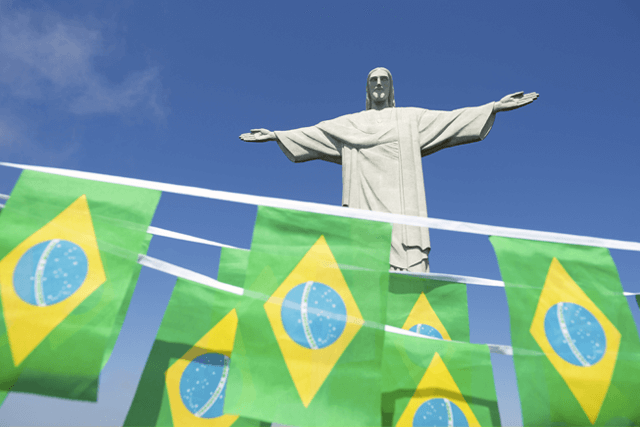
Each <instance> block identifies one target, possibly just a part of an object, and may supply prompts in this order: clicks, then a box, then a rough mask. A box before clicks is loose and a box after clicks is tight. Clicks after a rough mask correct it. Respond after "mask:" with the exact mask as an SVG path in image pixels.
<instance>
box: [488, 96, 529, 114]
mask: <svg viewBox="0 0 640 427" xmlns="http://www.w3.org/2000/svg"><path fill="white" fill-rule="evenodd" d="M536 99H538V94H537V93H536V92H531V93H527V94H525V93H524V92H516V93H512V94H510V95H507V96H505V97H504V98H502V99H501V100H500V101H496V102H494V103H493V112H494V113H499V112H501V111H509V110H515V109H516V108H520V107H524V106H525V105H527V104H531V103H532V102H533V101H535V100H536Z"/></svg>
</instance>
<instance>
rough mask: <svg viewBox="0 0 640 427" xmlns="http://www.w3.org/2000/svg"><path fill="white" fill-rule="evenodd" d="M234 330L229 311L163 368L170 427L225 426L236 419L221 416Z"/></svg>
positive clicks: (235, 319) (233, 315) (234, 321)
mask: <svg viewBox="0 0 640 427" xmlns="http://www.w3.org/2000/svg"><path fill="white" fill-rule="evenodd" d="M237 327H238V315H237V314H236V310H235V309H233V310H231V311H230V312H229V313H228V314H227V315H226V316H225V317H223V318H222V320H220V321H219V322H218V323H217V324H216V325H215V326H214V327H213V328H211V330H209V332H207V333H206V334H205V335H204V336H203V337H202V338H200V340H198V342H197V343H196V344H195V345H194V346H193V347H192V348H191V349H190V350H189V351H187V352H186V353H185V354H184V356H182V357H181V358H180V359H178V360H177V361H176V362H175V363H173V364H172V365H171V367H169V369H167V372H166V374H165V379H166V385H167V393H168V395H169V407H170V408H171V418H172V419H173V425H174V426H176V427H177V426H194V427H204V426H215V427H229V426H231V425H232V424H233V423H234V422H236V420H237V419H238V418H239V416H238V415H229V414H223V413H222V408H223V405H224V396H225V394H226V385H227V379H228V377H229V358H230V357H231V351H232V350H233V342H234V339H235V336H236V329H237Z"/></svg>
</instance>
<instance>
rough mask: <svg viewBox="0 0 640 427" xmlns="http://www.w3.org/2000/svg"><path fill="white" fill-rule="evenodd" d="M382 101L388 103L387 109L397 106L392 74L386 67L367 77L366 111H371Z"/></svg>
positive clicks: (370, 73) (374, 70) (374, 71)
mask: <svg viewBox="0 0 640 427" xmlns="http://www.w3.org/2000/svg"><path fill="white" fill-rule="evenodd" d="M385 75H386V76H385ZM378 100H379V101H378ZM382 101H385V102H386V105H385V107H395V106H396V100H395V97H394V95H393V77H391V72H390V71H389V70H387V69H386V68H384V67H378V68H374V69H373V70H371V71H370V72H369V75H368V76H367V102H366V107H367V108H366V109H367V110H370V109H372V108H373V106H374V103H378V102H382Z"/></svg>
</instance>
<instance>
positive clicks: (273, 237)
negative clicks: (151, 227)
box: [225, 207, 391, 426]
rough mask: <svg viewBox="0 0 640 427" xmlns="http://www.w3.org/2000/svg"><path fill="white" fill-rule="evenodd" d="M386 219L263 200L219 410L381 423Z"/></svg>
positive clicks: (295, 420)
mask: <svg viewBox="0 0 640 427" xmlns="http://www.w3.org/2000/svg"><path fill="white" fill-rule="evenodd" d="M390 242H391V225H390V224H386V223H378V222H372V221H364V220H353V219H348V218H339V217H333V216H328V215H320V214H311V213H303V212H295V211H289V210H284V209H274V208H267V207H260V208H259V209H258V217H257V219H256V225H255V229H254V234H253V241H252V244H251V254H250V256H249V268H248V271H247V278H246V281H245V295H246V296H248V298H245V300H243V301H242V303H241V305H240V306H239V308H238V319H239V321H238V332H237V336H236V345H235V347H234V349H233V355H232V358H231V371H230V374H229V388H228V394H227V400H226V402H225V412H229V413H239V414H241V415H246V416H250V417H253V418H257V419H261V420H266V421H270V422H277V423H282V424H286V425H295V426H308V425H314V426H320V425H325V426H331V425H334V426H336V425H340V426H344V425H349V426H358V425H365V426H372V425H379V424H380V363H381V358H382V344H383V340H384V332H383V325H384V322H385V317H386V304H385V302H386V295H387V291H388V277H389V273H388V272H389V250H390Z"/></svg>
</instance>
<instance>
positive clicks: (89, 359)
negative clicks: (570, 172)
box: [0, 164, 640, 426]
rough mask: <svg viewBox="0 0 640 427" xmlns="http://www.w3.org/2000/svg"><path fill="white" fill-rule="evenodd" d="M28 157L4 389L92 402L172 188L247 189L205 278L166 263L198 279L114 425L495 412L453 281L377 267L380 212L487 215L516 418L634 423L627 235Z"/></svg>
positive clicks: (170, 311)
mask: <svg viewBox="0 0 640 427" xmlns="http://www.w3.org/2000/svg"><path fill="white" fill-rule="evenodd" d="M5 165H9V166H16V165H11V164H5ZM28 169H38V167H29V168H25V170H24V171H23V172H22V174H21V177H20V179H19V180H18V182H17V184H16V186H15V188H14V190H13V191H12V193H11V197H10V198H9V199H8V200H7V199H6V198H5V200H7V202H6V206H5V207H4V208H3V209H2V211H1V213H0V230H1V232H0V315H1V317H2V322H0V390H4V391H9V390H11V391H24V392H30V393H37V394H44V395H49V396H57V397H65V398H71V399H78V400H88V401H95V400H96V398H97V387H98V378H99V373H100V371H101V369H102V367H103V366H104V364H105V363H106V361H107V360H108V359H109V356H110V354H111V351H112V350H113V346H114V344H115V341H116V339H117V337H118V334H119V331H120V328H121V326H122V323H123V321H124V316H125V315H126V312H127V309H128V305H129V301H130V299H131V295H132V294H133V291H134V289H135V284H136V281H137V277H138V275H139V272H140V269H141V267H142V266H143V265H147V266H151V265H156V266H158V265H160V264H161V263H162V261H160V260H154V259H153V258H151V257H148V256H147V255H146V251H147V249H148V246H149V242H150V238H151V234H150V230H151V231H157V230H158V229H155V230H154V228H151V229H150V227H151V220H152V218H153V214H154V212H155V209H156V207H157V204H158V201H159V199H160V195H161V192H162V191H167V189H168V191H181V192H187V193H190V194H193V195H197V196H203V194H205V196H211V197H213V196H215V197H216V198H222V197H224V199H225V200H232V201H240V202H243V203H247V197H249V199H250V200H251V201H252V202H255V203H256V204H258V205H260V206H259V208H258V215H257V219H256V224H255V227H254V235H253V239H252V245H251V249H250V250H249V251H247V250H241V249H237V248H232V247H223V248H222V250H221V257H220V267H219V273H218V279H217V280H215V279H212V278H207V277H205V276H197V274H198V273H195V272H190V273H186V274H184V275H181V274H175V275H177V276H179V277H189V278H190V279H196V280H195V281H192V280H187V279H185V278H179V279H178V281H177V283H176V286H175V288H174V291H173V293H172V296H171V299H170V301H169V305H168V307H167V310H166V312H165V316H164V318H163V321H162V324H161V326H160V329H159V331H158V334H157V336H156V340H155V342H154V344H153V347H152V350H151V354H150V355H149V359H148V361H147V364H146V365H145V369H144V372H143V374H142V377H141V379H140V383H139V386H138V390H137V392H136V396H135V397H134V399H133V402H132V404H131V408H130V410H129V413H128V415H127V419H126V420H125V425H176V426H177V425H190V426H191V425H225V426H232V425H233V426H240V425H264V424H265V423H271V422H277V423H282V424H287V425H296V426H308V425H326V426H335V425H354V426H355V425H363V426H364V425H367V426H369V425H394V426H395V425H416V426H417V425H469V426H471V425H500V419H499V413H498V408H497V400H496V394H495V389H494V387H493V372H492V369H491V361H490V357H489V355H490V351H492V349H490V347H488V346H487V345H480V344H471V343H469V315H468V310H467V294H466V287H465V286H460V285H459V284H458V283H456V281H455V280H454V281H447V280H446V279H445V280H442V279H444V277H438V279H440V280H435V278H429V277H425V276H416V275H408V274H397V273H390V272H389V271H388V260H389V245H390V238H391V224H390V223H389V222H387V221H391V222H401V223H410V225H423V226H432V228H435V227H433V225H435V226H440V227H449V229H451V228H452V227H454V225H455V228H457V229H458V231H469V230H471V231H469V232H477V233H479V232H482V233H484V232H486V231H489V230H493V231H497V234H495V235H493V236H492V237H491V238H490V241H491V243H492V245H493V247H494V250H495V252H496V255H497V259H498V263H499V266H500V271H501V275H502V279H503V284H504V287H505V291H506V294H507V300H508V304H509V312H510V315H511V316H510V318H511V331H512V344H513V349H512V351H513V359H514V363H515V367H516V375H517V379H518V389H519V394H520V398H521V406H522V414H523V422H524V424H525V425H557V424H560V423H563V424H565V425H612V424H615V425H638V424H639V423H640V405H638V396H639V395H640V382H638V381H637V378H638V373H639V372H638V371H639V370H640V363H639V362H640V339H639V337H638V333H637V330H636V327H635V324H634V322H633V318H632V315H631V312H630V310H629V307H628V304H627V301H626V299H625V297H624V295H623V289H622V285H621V284H620V280H619V278H618V274H617V270H616V268H615V265H614V264H613V260H612V259H611V257H610V255H609V252H608V250H607V249H605V247H615V248H622V249H628V250H640V244H638V243H635V242H623V241H614V240H609V239H596V238H583V237H581V236H569V235H561V234H558V233H541V232H531V231H526V230H524V232H523V231H522V230H515V229H506V228H502V227H490V226H479V225H476V226H477V227H476V226H474V227H470V226H469V225H468V223H457V224H452V223H455V222H452V221H444V220H433V219H430V218H429V219H427V218H417V220H416V219H415V218H413V217H404V216H402V215H391V214H389V215H391V216H389V217H388V218H387V217H385V216H384V215H382V216H376V217H375V218H373V216H375V215H373V216H371V215H370V214H366V215H365V214H362V213H361V212H365V211H357V212H356V213H355V214H352V213H349V214H346V213H345V210H346V211H349V210H348V209H345V208H336V207H327V208H325V207H322V206H325V205H319V206H321V207H320V208H318V205H317V204H307V203H303V202H293V201H289V202H292V203H285V204H284V205H286V206H282V205H283V203H282V201H281V199H269V198H260V197H257V196H246V195H233V193H224V192H215V191H213V190H206V191H205V190H202V189H200V190H202V191H200V190H198V191H196V190H194V189H193V188H190V189H185V188H184V187H182V186H172V185H171V184H159V183H152V184H153V185H152V184H149V183H150V182H149V181H144V182H142V181H140V180H130V179H126V178H118V177H109V178H105V177H106V176H104V175H100V176H98V177H97V178H99V179H97V180H95V179H93V178H96V175H97V174H87V173H84V172H76V171H64V170H56V171H55V172H57V173H56V174H54V175H52V174H51V173H43V172H42V171H34V170H28ZM39 169H45V168H39ZM61 171H63V172H64V173H60V172H61ZM46 172H52V171H51V170H47V171H46ZM65 175H66V176H65ZM77 175H81V177H78V176H77ZM89 175H90V176H89ZM87 178H89V179H87ZM116 178H118V179H116ZM107 181H109V182H107ZM116 181H117V182H116ZM135 183H138V184H141V185H139V186H135ZM121 184H125V185H121ZM140 187H143V188H140ZM178 187H180V188H178ZM241 196H242V197H241ZM252 198H253V199H252ZM274 200H275V201H274ZM261 202H265V203H264V205H261ZM276 204H277V205H278V206H274V205H276ZM292 207H295V208H299V207H302V208H304V209H301V210H291V209H290V208H292ZM311 209H313V210H314V211H313V212H309V210H311ZM336 209H337V210H336ZM327 211H332V212H327ZM336 212H338V213H339V215H338V216H336V215H328V213H333V214H335V213H336ZM375 214H378V213H375ZM353 216H356V217H357V218H354V217H353ZM358 216H362V217H358ZM383 217H384V218H385V219H383ZM424 220H430V221H428V223H427V222H425V221H424ZM438 221H440V222H438ZM514 230H515V231H514ZM163 232H165V235H171V233H173V232H169V231H167V230H164V231H160V233H163ZM514 235H518V236H522V235H526V236H529V237H531V236H534V237H536V238H535V239H533V240H544V239H543V237H551V240H553V241H552V242H545V241H531V240H521V239H514V238H513V237H514ZM173 236H174V237H184V235H183V236H179V235H173ZM167 237H170V236H167ZM189 237H190V236H189ZM202 240H205V239H202ZM559 240H560V241H561V242H559ZM209 242H210V241H209ZM575 242H582V244H585V242H590V243H593V245H592V246H576V245H575V244H567V243H575ZM200 243H205V244H210V243H206V242H205V241H203V242H200ZM227 246H228V245H227ZM165 264H168V263H165ZM346 266H350V267H353V268H345V267H346ZM173 267H175V268H176V269H179V268H180V267H177V266H173ZM174 271H175V270H174ZM450 278H454V277H453V276H452V277H450ZM483 280H487V279H483ZM197 282H200V283H203V284H215V286H201V285H198V284H197ZM223 285H224V286H223ZM494 285H495V284H494ZM225 286H226V287H225ZM240 291H241V292H240ZM247 296H248V298H247ZM385 325H386V327H385ZM398 331H405V332H403V333H401V334H399V333H389V332H398ZM423 337H430V338H432V339H423ZM2 398H3V396H0V399H2Z"/></svg>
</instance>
